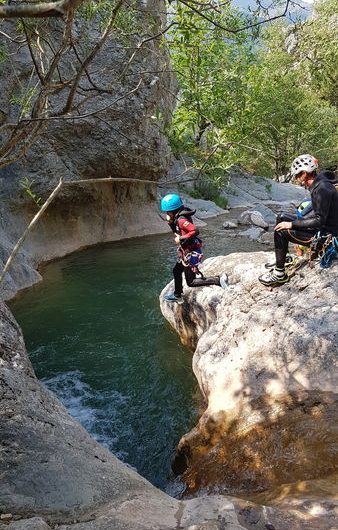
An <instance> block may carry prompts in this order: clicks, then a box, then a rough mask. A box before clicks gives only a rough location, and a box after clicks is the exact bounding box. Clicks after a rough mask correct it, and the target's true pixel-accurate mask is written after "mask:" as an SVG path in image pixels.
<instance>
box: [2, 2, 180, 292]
mask: <svg viewBox="0 0 338 530" xmlns="http://www.w3.org/2000/svg"><path fill="white" fill-rule="evenodd" d="M135 12H136V13H137V17H138V20H137V28H138V29H137V31H136V30H135V32H133V31H131V33H132V34H133V36H132V37H130V38H131V39H132V40H131V42H128V43H126V42H122V41H121V39H120V38H119V36H118V35H117V36H116V35H115V37H114V38H109V39H108V40H107V41H106V42H105V44H104V46H103V47H102V48H101V49H100V51H99V52H98V53H97V55H96V56H95V60H94V61H93V63H91V64H90V67H89V75H90V80H91V81H89V79H88V78H87V77H88V76H83V79H82V81H81V87H82V88H81V90H83V91H85V92H86V91H87V92H88V93H90V94H92V93H93V86H95V87H98V88H99V89H100V90H103V92H102V94H101V93H100V92H99V93H98V94H99V95H97V94H96V98H89V100H88V102H87V103H86V106H81V112H82V113H83V114H88V116H87V117H84V118H81V120H69V119H68V120H67V119H65V120H63V119H62V120H53V121H51V122H48V127H47V128H46V129H44V130H43V133H42V134H41V136H40V137H38V139H37V141H36V142H35V143H34V144H33V145H32V146H31V147H30V149H28V150H27V153H26V154H25V157H24V158H22V159H20V160H18V161H17V162H15V163H12V164H11V165H8V166H5V167H4V168H3V169H1V170H0V189H1V192H0V193H1V201H0V247H1V253H0V264H1V263H3V262H4V261H5V260H6V259H7V257H8V255H9V253H10V251H11V249H12V248H13V246H14V244H15V242H16V241H17V240H18V238H19V237H20V236H21V235H22V232H23V230H24V229H25V227H26V226H27V223H28V222H29V221H30V220H31V219H32V217H33V215H35V213H36V212H37V208H36V206H35V204H34V202H33V201H32V200H31V199H30V198H28V196H27V195H26V194H25V192H24V190H23V187H22V185H21V184H20V183H21V181H22V180H26V181H29V182H31V183H32V185H31V189H32V192H33V193H34V194H35V195H36V197H39V198H41V199H42V200H44V199H45V198H46V197H47V196H48V195H49V193H50V192H51V190H52V189H53V188H54V187H55V186H56V184H57V183H58V181H59V178H60V177H61V176H62V177H63V178H64V180H65V185H64V186H63V188H62V190H61V192H60V194H59V195H58V197H57V199H56V200H55V202H54V203H52V205H51V206H50V207H49V208H48V210H47V213H46V215H45V216H44V217H43V218H42V220H41V221H40V222H39V224H38V225H37V227H36V229H35V231H34V233H32V235H31V237H30V238H29V239H28V240H27V242H26V244H25V246H24V247H23V248H22V251H21V255H20V256H19V259H18V260H17V261H16V264H15V267H14V268H12V269H11V272H10V274H9V275H7V278H6V285H4V286H2V287H3V288H2V293H1V294H2V297H3V298H5V299H7V298H9V297H10V296H12V295H13V294H14V293H15V292H16V290H17V289H18V288H23V287H27V286H29V285H31V284H32V283H34V282H35V281H37V280H38V279H39V275H38V274H37V273H36V271H35V267H36V265H37V264H38V263H39V262H41V261H43V260H49V259H52V258H55V257H57V256H63V255H65V254H66V253H69V252H71V251H73V250H76V249H78V248H80V247H83V246H86V245H91V244H94V243H99V242H103V241H111V240H115V239H121V238H125V237H134V236H139V235H144V234H151V233H157V232H161V231H164V230H167V227H166V226H165V223H162V222H161V220H160V218H159V216H158V213H157V211H156V205H155V202H154V201H155V200H156V199H157V197H156V191H157V188H156V186H155V185H151V184H147V185H145V184H142V183H136V182H135V183H125V182H123V183H117V182H116V183H114V182H113V183H102V182H98V181H96V179H98V178H106V177H112V178H126V177H127V178H134V179H135V178H137V179H141V180H150V181H154V184H156V183H157V181H158V179H159V178H160V177H161V176H163V175H164V174H165V173H166V172H167V169H168V165H169V160H170V149H169V146H168V141H167V138H166V136H165V134H164V133H163V126H164V125H165V124H166V123H167V121H168V119H169V117H170V113H171V110H172V108H173V106H174V100H175V93H176V81H175V77H174V76H173V74H172V73H171V71H170V65H169V61H168V53H167V50H166V47H165V46H163V45H162V42H161V39H149V42H147V45H146V46H143V47H141V48H140V49H139V50H138V51H137V53H136V54H135V56H134V58H133V60H132V61H131V62H130V65H129V67H128V71H127V72H126V74H127V75H125V76H124V77H123V78H122V77H121V72H122V70H123V69H124V67H125V66H126V64H127V63H128V60H129V58H130V55H131V54H132V51H131V50H133V49H134V47H135V46H136V45H137V43H138V42H139V41H140V40H142V38H143V37H142V36H143V35H147V37H149V35H156V34H157V33H159V32H160V31H161V28H162V24H164V23H165V22H164V20H163V13H164V12H165V7H164V3H163V2H162V1H161V0H149V1H147V2H143V1H140V2H139V5H138V9H137V10H136V11H135ZM95 23H96V22H95V21H94V22H92V23H91V26H90V28H91V29H90V31H88V30H87V29H86V31H83V27H82V26H81V22H78V23H77V24H76V25H75V26H74V28H73V39H74V45H76V46H77V53H79V54H80V55H81V54H83V55H84V54H86V53H88V49H90V48H91V47H92V46H93V45H94V43H95V42H97V39H98V31H97V29H98V28H97V27H96V26H95ZM6 24H7V26H6V28H4V29H6V32H7V33H8V34H10V35H14V34H15V23H11V22H7V23H6ZM60 24H61V26H62V23H60V22H57V21H56V22H55V21H51V22H48V23H47V22H46V24H45V26H46V27H45V26H44V27H40V31H41V32H42V33H41V37H43V32H44V31H46V38H47V40H48V41H50V42H51V43H52V44H51V48H53V47H54V49H57V47H58V45H60V35H62V31H63V26H62V27H59V25H60ZM98 24H99V22H97V25H98ZM85 26H86V23H85ZM86 27H87V26H86ZM60 30H61V31H60ZM83 33H85V34H86V35H85V37H84V38H83ZM81 35H82V36H81ZM0 37H1V39H3V36H0ZM20 38H21V40H22V36H21V37H20ZM19 40H20V39H19ZM41 41H43V44H42V45H41V46H42V49H44V51H45V52H46V57H47V56H48V46H47V45H46V43H45V41H44V39H43V38H41ZM4 45H5V46H6V48H5V49H6V50H7V51H6V53H7V52H8V53H7V54H8V56H9V55H10V57H11V60H10V61H9V60H8V61H4V62H2V63H1V72H0V75H1V80H2V90H1V93H0V108H1V112H0V114H1V115H0V125H3V124H6V123H7V122H8V123H9V122H15V121H16V120H17V119H18V118H19V115H20V112H21V110H22V109H21V107H20V106H19V105H17V104H15V101H19V100H20V98H22V94H21V91H22V87H25V86H26V85H27V86H30V85H29V82H30V79H31V76H32V75H33V74H32V60H31V57H30V52H29V49H28V47H27V46H24V45H18V44H16V43H15V42H14V40H6V41H5V42H4ZM77 65H78V58H77V57H76V56H75V52H74V50H73V49H72V48H70V49H69V50H68V51H67V53H66V54H65V56H64V61H63V63H62V72H61V73H62V75H63V77H64V78H68V79H69V78H72V77H73V76H74V68H76V67H77ZM33 71H34V69H33ZM154 72H156V73H154ZM138 84H139V88H138V90H136V91H135V92H133V93H131V94H130V95H129V96H128V97H124V96H125V95H126V94H127V93H128V92H130V91H132V90H133V89H134V88H135V87H136V86H138ZM87 92H86V93H87ZM64 97H65V95H62V94H61V95H58V92H57V93H56V95H55V94H53V95H51V101H50V104H51V108H52V109H53V111H54V112H57V111H58V110H59V109H60V108H61V107H62V105H63V104H64V102H65V100H64ZM77 97H78V98H79V96H77ZM81 98H82V96H81ZM81 98H80V99H81ZM75 102H76V103H79V101H78V100H76V101H75ZM82 103H83V102H82ZM103 107H104V108H105V110H104V112H103V113H102V112H101V113H99V114H93V112H94V111H96V110H97V109H98V108H103ZM3 131H4V132H3ZM6 131H7V129H6V128H4V129H2V130H1V132H0V143H2V142H1V141H2V140H3V135H4V134H5V132H6ZM80 179H90V180H91V181H92V182H90V183H85V184H68V182H69V181H78V180H80Z"/></svg>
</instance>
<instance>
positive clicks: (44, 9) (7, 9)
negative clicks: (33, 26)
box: [0, 0, 83, 18]
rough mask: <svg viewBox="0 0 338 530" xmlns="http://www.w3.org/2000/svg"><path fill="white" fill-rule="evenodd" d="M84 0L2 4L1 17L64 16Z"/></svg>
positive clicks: (0, 7) (0, 8)
mask: <svg viewBox="0 0 338 530" xmlns="http://www.w3.org/2000/svg"><path fill="white" fill-rule="evenodd" d="M82 2H83V0H59V1H58V2H46V3H38V4H16V5H7V6H3V5H1V6H0V18H25V17H27V18H39V17H64V16H65V15H66V14H67V13H68V11H69V10H71V9H76V8H77V7H78V6H79V5H80V4H81V3H82Z"/></svg>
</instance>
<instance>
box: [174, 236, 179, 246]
mask: <svg viewBox="0 0 338 530" xmlns="http://www.w3.org/2000/svg"><path fill="white" fill-rule="evenodd" d="M175 243H176V245H179V244H180V236H179V235H177V234H176V236H175Z"/></svg>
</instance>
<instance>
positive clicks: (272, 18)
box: [179, 0, 291, 34]
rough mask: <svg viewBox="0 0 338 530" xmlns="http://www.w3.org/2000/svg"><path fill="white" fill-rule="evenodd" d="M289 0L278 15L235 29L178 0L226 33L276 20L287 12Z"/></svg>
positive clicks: (182, 0) (186, 2) (237, 31)
mask: <svg viewBox="0 0 338 530" xmlns="http://www.w3.org/2000/svg"><path fill="white" fill-rule="evenodd" d="M290 1H291V0H286V4H285V8H284V11H283V13H282V14H280V15H276V16H274V17H269V18H267V19H264V20H260V21H259V22H254V23H253V24H248V25H247V26H242V27H241V28H237V29H231V28H226V27H224V26H222V24H219V23H218V22H217V21H216V20H213V19H212V18H210V17H209V16H208V15H206V14H205V13H203V12H202V11H201V10H199V9H196V7H194V6H193V5H191V3H189V2H188V1H185V0H179V2H181V4H184V5H185V6H186V7H188V8H189V9H191V11H194V12H195V13H197V14H198V15H199V16H200V17H202V18H204V19H205V20H207V21H208V22H211V24H212V25H213V26H215V27H217V28H220V29H223V30H224V31H226V32H227V33H234V34H236V33H240V32H241V31H245V30H246V29H250V28H255V27H256V26H261V25H262V24H266V23H267V22H271V21H272V20H277V19H279V18H283V17H285V15H286V14H287V12H288V9H289V4H290Z"/></svg>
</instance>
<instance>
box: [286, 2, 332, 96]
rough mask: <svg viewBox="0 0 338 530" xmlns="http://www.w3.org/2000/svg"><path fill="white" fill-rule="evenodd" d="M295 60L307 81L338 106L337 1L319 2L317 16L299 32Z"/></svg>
mask: <svg viewBox="0 0 338 530" xmlns="http://www.w3.org/2000/svg"><path fill="white" fill-rule="evenodd" d="M295 39H296V46H295V49H294V50H293V52H292V53H293V55H294V58H295V59H298V61H299V62H300V71H301V72H302V75H303V80H304V82H305V83H307V84H311V85H312V87H313V90H315V91H316V92H317V93H318V94H319V95H320V96H321V97H322V98H324V99H326V100H327V101H329V102H330V103H331V104H332V105H335V106H336V107H337V105H338V32H337V2H336V0H319V1H317V2H316V3H315V4H314V16H313V17H312V18H311V19H309V20H307V21H306V22H305V23H304V24H302V25H300V26H299V27H298V28H297V30H296V31H295Z"/></svg>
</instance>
